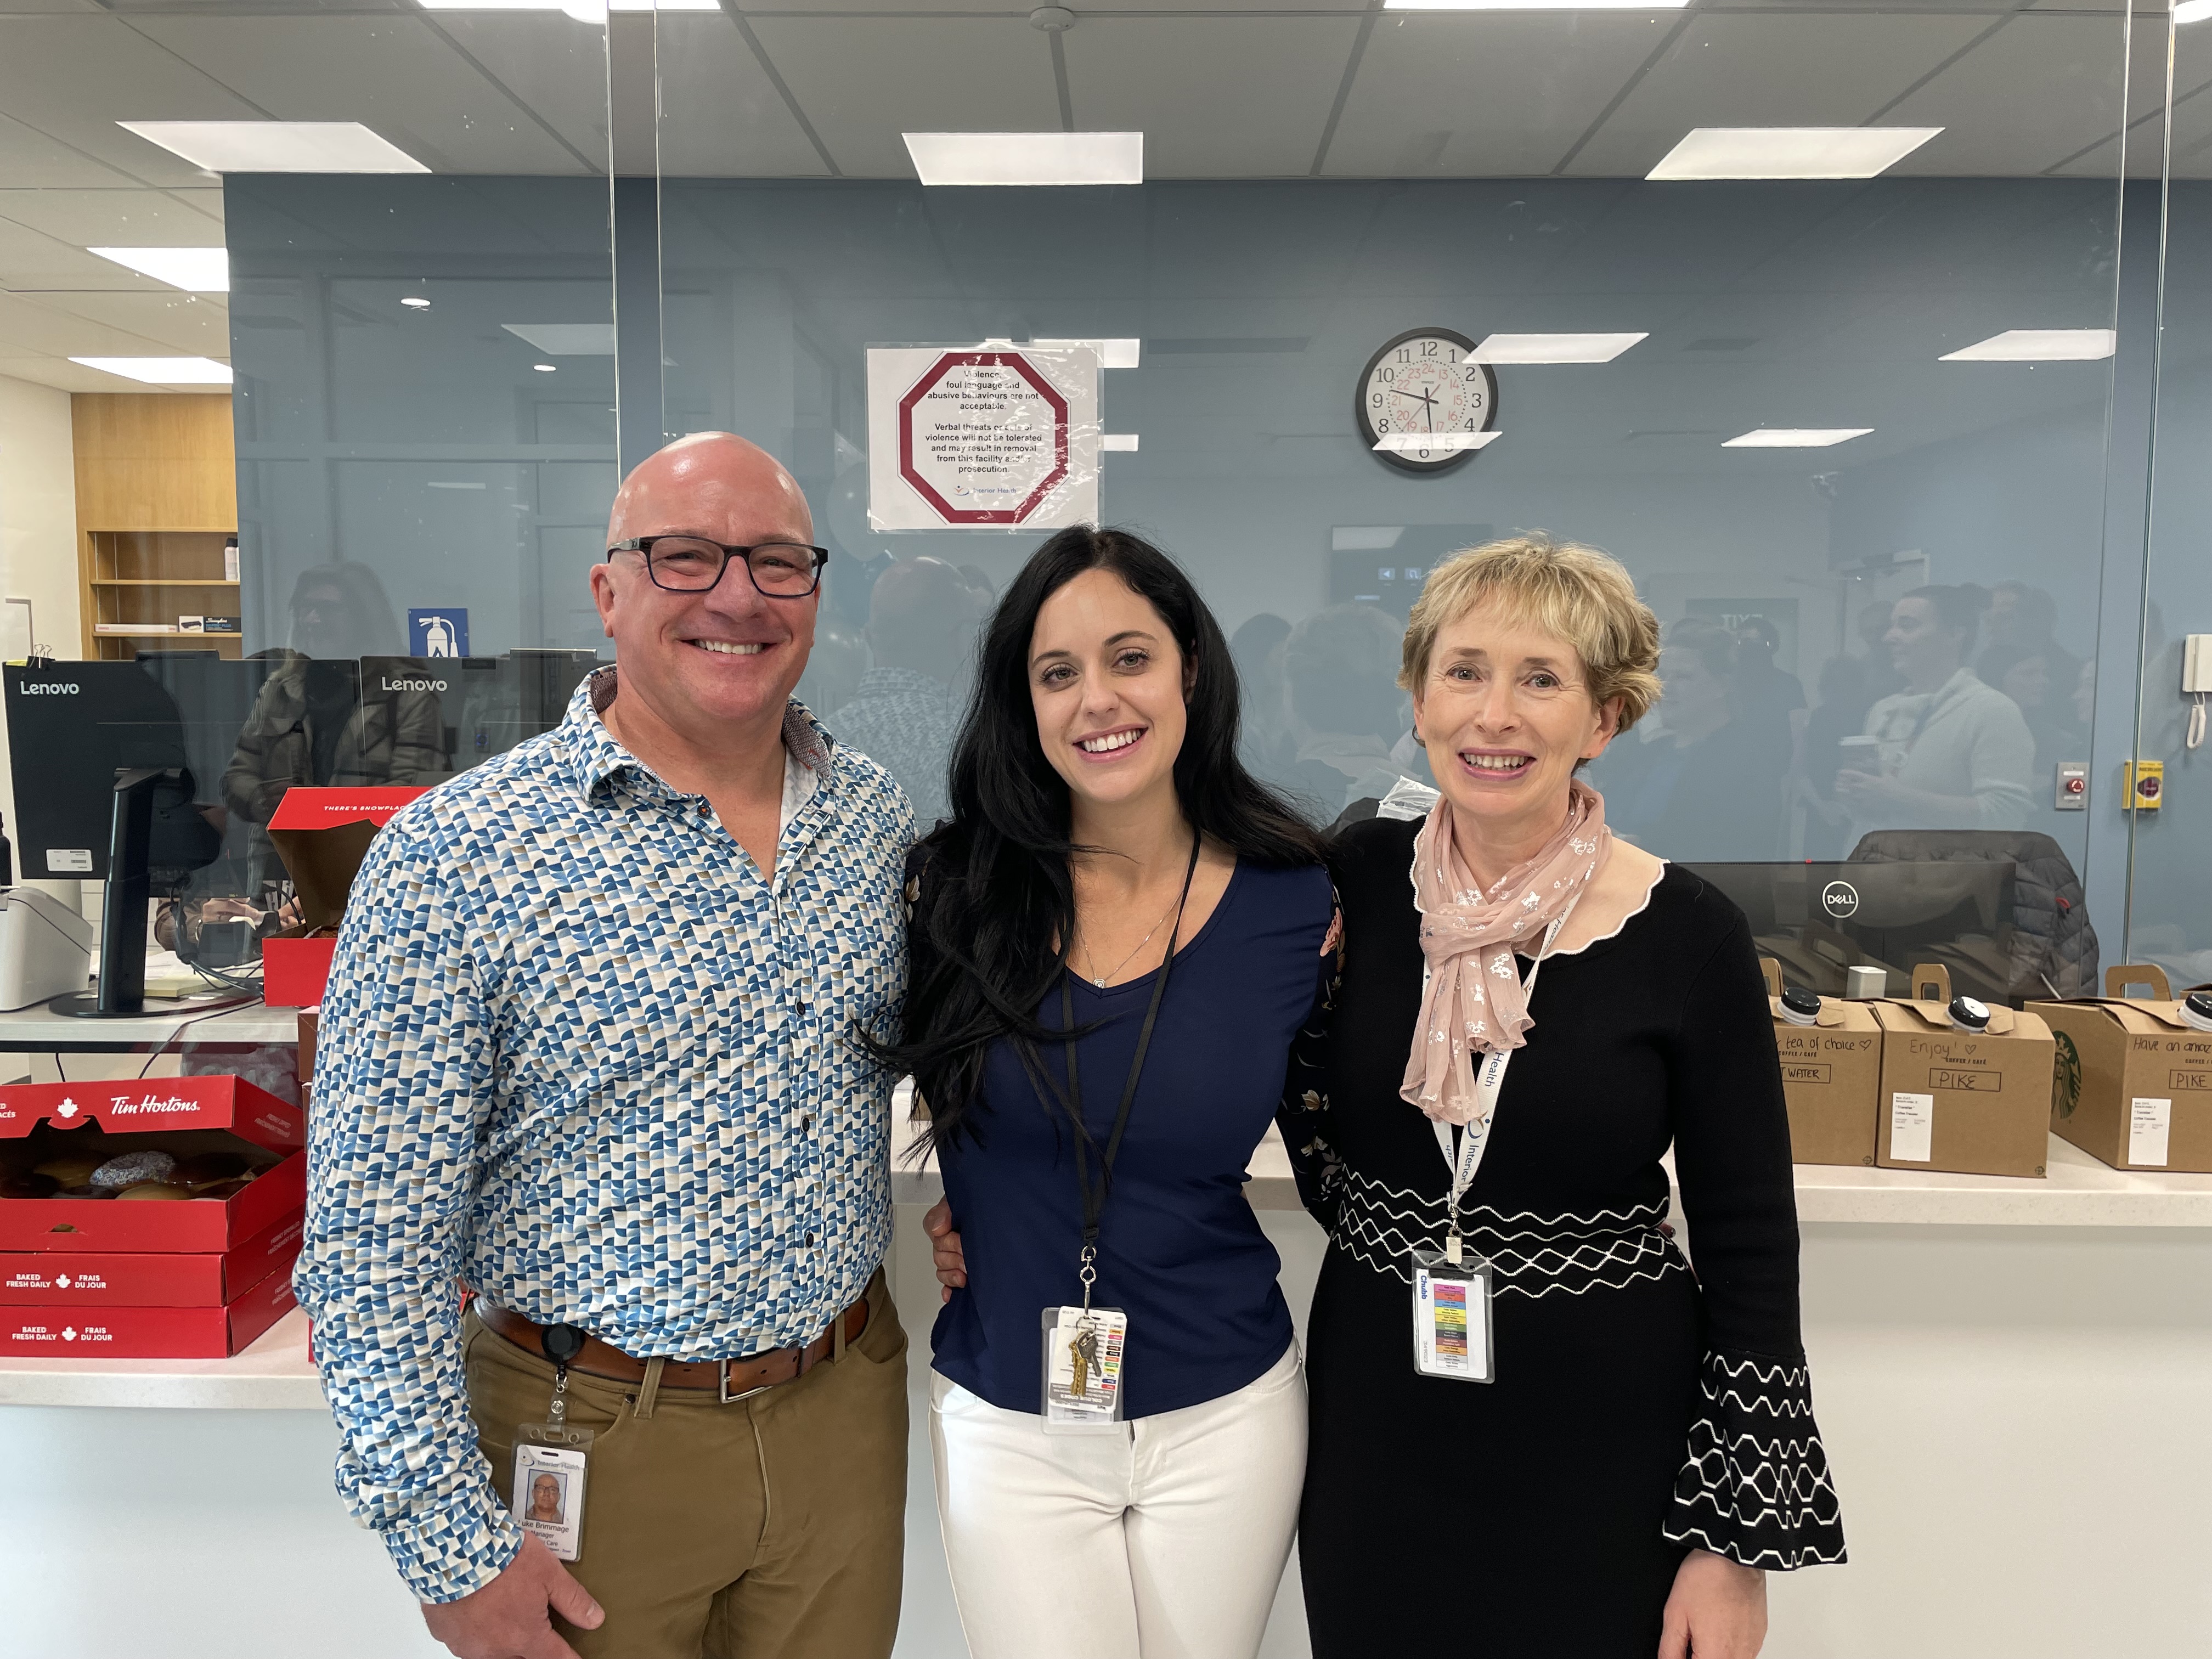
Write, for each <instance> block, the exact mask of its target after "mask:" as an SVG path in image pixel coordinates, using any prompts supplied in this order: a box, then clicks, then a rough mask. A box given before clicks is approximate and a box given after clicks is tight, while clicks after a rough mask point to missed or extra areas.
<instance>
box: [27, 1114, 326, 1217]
mask: <svg viewBox="0 0 2212 1659" xmlns="http://www.w3.org/2000/svg"><path fill="white" fill-rule="evenodd" d="M41 1124H46V1125H49V1126H51V1129H50V1133H47V1134H46V1135H45V1136H43V1137H41V1150H42V1151H45V1152H46V1153H47V1155H48V1156H51V1157H59V1156H64V1155H66V1154H67V1153H68V1152H70V1150H71V1146H70V1137H71V1136H72V1135H73V1134H83V1135H85V1139H86V1142H87V1143H95V1141H96V1144H97V1146H99V1148H100V1149H102V1150H104V1151H105V1152H106V1153H107V1155H108V1156H111V1157H112V1156H113V1155H114V1154H115V1152H117V1151H118V1150H121V1151H128V1150H129V1147H128V1146H127V1145H126V1146H122V1147H120V1148H119V1149H118V1146H117V1142H118V1141H126V1142H127V1140H128V1139H130V1138H131V1136H134V1135H139V1134H148V1135H152V1134H158V1135H160V1136H161V1145H162V1146H164V1147H165V1148H168V1149H171V1150H174V1151H176V1152H179V1153H185V1154H189V1153H193V1152H252V1151H254V1150H258V1151H261V1152H274V1153H276V1155H277V1157H278V1158H279V1160H280V1161H279V1162H278V1163H277V1164H276V1165H275V1166H274V1167H272V1168H270V1169H268V1170H266V1171H265V1172H264V1174H262V1175H260V1176H258V1177H257V1178H256V1179H255V1180H254V1181H252V1182H251V1183H250V1184H249V1185H247V1186H246V1188H244V1189H243V1190H242V1191H240V1192H239V1193H238V1194H235V1195H234V1196H233V1197H230V1198H193V1199H179V1200H173V1201H172V1202H168V1203H152V1204H148V1203H139V1202H133V1201H131V1200H125V1199H118V1198H4V1199H0V1251H4V1250H40V1251H46V1250H61V1251H67V1252H70V1253H71V1254H76V1253H84V1254H88V1255H118V1254H127V1255H137V1254H140V1253H142V1252H146V1251H174V1252H180V1253H189V1254H195V1255H221V1254H223V1253H225V1252H228V1251H230V1250H234V1249H238V1248H239V1246H240V1245H242V1244H244V1243H246V1242H247V1241H248V1240H250V1239H253V1238H257V1237H259V1236H260V1235H261V1234H263V1233H264V1232H266V1231H269V1229H270V1228H271V1227H273V1226H275V1225H276V1224H277V1223H278V1222H280V1221H282V1220H283V1219H284V1218H286V1217H288V1216H293V1215H296V1214H298V1213H299V1212H301V1210H302V1209H304V1208H305V1207H306V1206H307V1152H305V1151H304V1150H303V1149H304V1148H305V1146H306V1145H307V1118H306V1116H305V1115H303V1114H302V1113H301V1110H300V1109H299V1108H298V1107H297V1106H295V1105H293V1104H291V1103H289V1101H283V1100H279V1099H277V1098H276V1096H274V1095H272V1094H270V1093H269V1092H268V1091H265V1090H262V1089H257V1088H255V1087H254V1086H253V1085H252V1084H251V1083H248V1082H247V1081H246V1079H244V1078H240V1077H164V1078H149V1079H144V1080H143V1081H137V1082H104V1083H100V1082H95V1083H17V1084H11V1085H7V1086H5V1087H0V1150H4V1149H5V1147H6V1146H7V1145H8V1143H9V1141H11V1140H21V1139H27V1138H28V1137H29V1136H30V1135H31V1134H32V1133H33V1131H34V1130H36V1129H37V1128H38V1127H40V1125H41ZM95 1127H96V1129H97V1130H98V1131H99V1132H100V1137H104V1138H98V1139H96V1137H95V1136H94V1134H92V1133H87V1131H88V1130H90V1129H94V1128H95ZM93 1149H94V1146H93V1145H91V1144H88V1146H87V1151H88V1152H90V1151H91V1150H93Z"/></svg>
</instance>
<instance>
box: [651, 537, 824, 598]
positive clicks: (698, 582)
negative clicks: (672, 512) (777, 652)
mask: <svg viewBox="0 0 2212 1659" xmlns="http://www.w3.org/2000/svg"><path fill="white" fill-rule="evenodd" d="M617 553H641V554H643V555H644V556H645V574H647V575H648V576H650V577H652V578H653V584H654V586H659V587H665V588H666V589H667V590H668V591H669V592H671V593H704V592H706V591H707V590H708V588H710V587H712V586H714V584H715V583H717V582H719V581H720V580H722V573H723V572H724V571H725V570H727V569H728V568H730V561H731V560H732V559H736V560H739V561H741V562H743V563H744V567H745V571H746V574H749V575H750V576H751V578H752V579H753V586H755V587H757V588H758V589H759V590H760V591H761V592H763V593H765V594H767V595H768V596H769V598H770V599H805V597H806V596H807V595H808V594H809V593H811V592H813V591H814V590H815V589H816V588H817V587H819V586H821V585H822V567H823V565H825V564H827V563H829V549H828V548H826V547H807V546H805V545H803V544H800V543H798V542H762V543H760V544H757V546H753V547H725V546H723V545H722V544H721V543H720V542H710V541H708V539H707V538H705V537H703V536H633V537H631V538H629V540H628V541H626V542H617V543H616V544H614V545H613V546H612V547H611V548H609V549H608V550H607V557H608V559H609V560H612V559H613V557H614V556H615V555H616V554H617Z"/></svg>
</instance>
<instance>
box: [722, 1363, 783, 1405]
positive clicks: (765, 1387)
mask: <svg viewBox="0 0 2212 1659" xmlns="http://www.w3.org/2000/svg"><path fill="white" fill-rule="evenodd" d="M714 1369H715V1376H716V1377H717V1379H718V1381H719V1382H720V1384H721V1395H722V1404H724V1405H725V1406H734V1405H736V1404H737V1403H738V1401H740V1400H750V1399H751V1398H752V1397H753V1396H754V1395H757V1394H766V1393H767V1392H768V1391H769V1389H772V1388H774V1387H775V1383H762V1384H761V1385H760V1387H758V1388H757V1389H746V1390H745V1391H744V1393H743V1394H732V1393H731V1392H730V1362H729V1361H728V1360H726V1359H718V1360H716V1361H715V1362H714Z"/></svg>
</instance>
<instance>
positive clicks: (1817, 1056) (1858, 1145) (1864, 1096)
mask: <svg viewBox="0 0 2212 1659" xmlns="http://www.w3.org/2000/svg"><path fill="white" fill-rule="evenodd" d="M1759 968H1760V969H1761V970H1762V971H1763V972H1764V973H1765V975H1766V999H1767V1006H1768V1009H1769V1011H1770V1012H1771V1013H1772V1014H1773V1016H1774V1046H1775V1048H1777V1049H1778V1050H1779V1051H1780V1053H1781V1055H1782V1092H1783V1097H1784V1099H1785V1100H1786V1101H1787V1102H1788V1103H1789V1107H1790V1161H1791V1162H1792V1163H1794V1164H1869V1165H1870V1164H1873V1162H1874V1157H1875V1127H1876V1125H1875V1118H1876V1111H1875V1103H1876V1100H1877V1097H1878V1096H1879V1093H1880V1091H1881V1024H1879V1023H1878V1022H1877V1021H1876V1020H1875V1017H1874V1014H1873V1012H1872V1011H1871V1010H1869V1008H1868V1007H1867V1006H1866V1005H1865V1004H1863V1003H1858V1002H1842V1001H1838V1000H1837V999H1835V998H1834V997H1819V998H1814V996H1813V994H1811V993H1810V992H1797V993H1795V994H1793V996H1794V999H1795V1000H1798V1001H1801V1002H1802V1001H1817V1002H1818V1003H1819V1005H1820V1009H1819V1012H1817V1013H1812V1012H1809V1011H1808V1010H1807V1009H1803V1008H1789V1007H1785V1006H1784V1004H1783V1000H1782V998H1783V984H1782V964H1781V963H1778V962H1777V961H1775V960H1774V959H1773V958H1772V957H1760V958H1759ZM1808 1018H1809V1020H1810V1022H1811V1023H1810V1024H1807V1023H1806V1022H1807V1020H1808Z"/></svg>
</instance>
